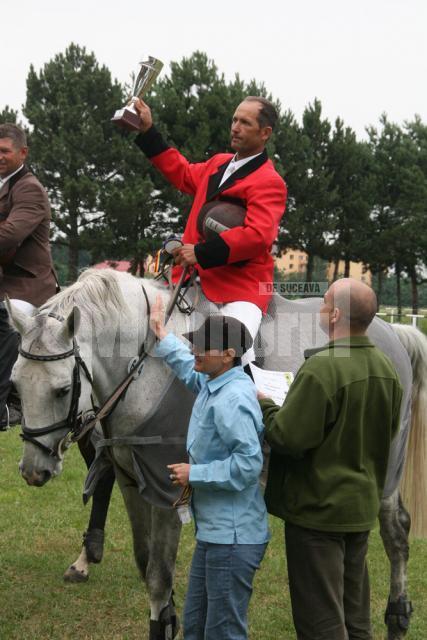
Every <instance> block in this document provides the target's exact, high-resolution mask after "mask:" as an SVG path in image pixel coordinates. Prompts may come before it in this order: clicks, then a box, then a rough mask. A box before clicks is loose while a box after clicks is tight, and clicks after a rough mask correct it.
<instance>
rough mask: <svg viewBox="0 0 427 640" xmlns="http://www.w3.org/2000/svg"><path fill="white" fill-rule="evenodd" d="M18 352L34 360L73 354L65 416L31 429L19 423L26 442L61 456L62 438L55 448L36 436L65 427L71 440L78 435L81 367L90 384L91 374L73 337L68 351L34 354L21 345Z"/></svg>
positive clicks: (58, 358)
mask: <svg viewBox="0 0 427 640" xmlns="http://www.w3.org/2000/svg"><path fill="white" fill-rule="evenodd" d="M47 315H48V316H49V317H51V318H55V319H56V320H58V321H59V322H63V320H64V318H63V317H62V316H59V315H57V314H55V313H52V312H50V313H48V314H47ZM19 353H20V355H21V356H22V357H23V358H26V359H27V360H35V361H36V362H55V361H57V360H65V359H66V358H71V357H73V356H74V360H75V363H74V368H73V377H72V387H71V403H70V408H69V410H68V415H67V417H66V418H64V420H60V421H58V422H54V423H53V424H50V425H48V426H46V427H34V428H31V429H28V428H27V427H26V426H25V420H24V418H23V419H22V425H21V428H22V433H21V438H22V439H23V440H25V441H26V442H30V443H31V444H34V445H35V446H36V447H38V448H39V449H42V451H44V452H45V453H47V454H48V455H50V456H52V457H54V458H60V457H61V451H60V448H61V447H60V445H61V442H62V440H61V442H60V443H58V447H57V449H56V450H55V449H52V448H51V447H48V446H47V445H45V444H43V443H42V442H40V441H39V440H38V438H39V437H41V436H45V435H47V434H49V433H54V432H55V431H61V430H65V429H66V430H67V432H66V433H67V435H68V434H70V435H71V440H73V439H75V438H76V437H77V436H78V433H79V431H80V428H81V425H82V417H83V413H82V412H80V413H79V401H80V395H81V390H82V385H81V377H80V369H82V371H83V372H84V374H85V376H86V378H87V380H88V381H89V383H90V384H91V385H92V383H93V380H92V376H91V374H90V372H89V369H88V367H87V365H86V363H85V362H84V360H83V358H82V357H81V355H80V349H79V346H78V344H77V340H76V339H75V338H73V348H72V349H70V350H69V351H64V352H63V353H57V354H52V355H35V354H33V353H30V352H29V351H25V350H24V349H22V347H20V348H19Z"/></svg>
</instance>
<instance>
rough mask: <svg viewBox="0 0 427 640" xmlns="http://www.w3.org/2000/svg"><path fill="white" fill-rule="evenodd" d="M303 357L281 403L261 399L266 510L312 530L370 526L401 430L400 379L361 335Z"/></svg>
mask: <svg viewBox="0 0 427 640" xmlns="http://www.w3.org/2000/svg"><path fill="white" fill-rule="evenodd" d="M306 355H307V354H306ZM308 355H309V356H310V357H308V359H307V360H306V362H305V363H304V364H303V365H302V367H301V368H300V370H299V371H298V374H297V376H296V378H295V380H294V382H293V384H292V385H291V388H290V390H289V392H288V395H287V397H286V400H285V402H284V404H283V406H282V407H279V406H277V405H276V404H274V402H273V401H272V400H269V399H268V400H267V399H265V400H261V401H260V404H261V409H262V412H263V416H264V424H265V435H266V438H267V441H268V442H269V443H270V445H271V448H272V454H271V458H270V466H269V475H268V481H267V487H266V493H265V500H266V503H267V508H268V511H269V512H270V513H272V514H273V515H276V516H278V517H279V518H282V519H284V520H286V521H288V522H291V523H293V524H296V525H299V526H301V527H306V528H309V529H318V530H320V531H337V532H352V531H367V530H369V529H372V527H373V526H374V524H375V520H376V517H377V515H378V511H379V506H380V499H381V494H382V489H383V486H384V482H385V476H386V470H387V461H388V455H389V450H390V443H391V440H392V438H393V437H394V435H396V433H397V431H398V428H399V413H400V402H401V399H402V388H401V386H400V382H399V378H398V376H397V373H396V371H395V369H394V367H393V365H392V363H391V362H390V360H389V359H388V358H387V356H386V355H384V354H383V353H382V352H381V351H380V350H379V349H377V348H376V347H375V346H374V345H373V344H372V343H371V342H370V341H369V339H368V338H367V337H365V336H357V337H351V338H343V339H340V340H335V341H331V342H330V343H329V344H328V345H326V346H325V347H323V348H321V349H318V350H313V351H312V352H311V353H310V352H308Z"/></svg>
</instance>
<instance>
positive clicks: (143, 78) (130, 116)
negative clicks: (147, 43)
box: [111, 56, 163, 131]
mask: <svg viewBox="0 0 427 640" xmlns="http://www.w3.org/2000/svg"><path fill="white" fill-rule="evenodd" d="M139 64H140V65H141V69H140V70H139V73H138V75H137V77H136V80H135V84H134V87H133V96H132V98H131V99H130V100H129V102H128V104H127V105H126V106H125V107H123V108H122V109H118V110H117V111H116V112H115V114H114V116H113V117H112V118H111V120H112V122H114V123H115V124H117V125H118V126H119V127H123V128H124V129H127V130H128V131H139V128H140V124H141V121H140V118H139V115H138V113H137V112H136V109H135V107H134V104H133V103H134V101H135V100H137V98H142V96H143V95H144V94H145V93H147V91H148V90H149V89H150V88H151V86H152V85H153V84H154V82H155V80H156V78H157V76H158V75H159V73H160V71H161V70H162V67H163V62H161V61H160V60H157V58H153V57H152V56H149V57H148V60H147V61H146V62H140V63H139Z"/></svg>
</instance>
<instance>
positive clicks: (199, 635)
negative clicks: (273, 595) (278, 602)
mask: <svg viewBox="0 0 427 640" xmlns="http://www.w3.org/2000/svg"><path fill="white" fill-rule="evenodd" d="M266 548H267V543H265V544H212V543H210V542H201V541H199V540H198V541H197V543H196V548H195V550H194V554H193V560H192V563H191V570H190V579H189V582H188V590H187V596H186V600H185V609H184V638H185V640H246V638H247V637H248V630H247V613H248V605H249V600H250V598H251V595H252V582H253V579H254V575H255V571H256V570H257V569H258V568H259V565H260V563H261V560H262V559H263V557H264V553H265V550H266Z"/></svg>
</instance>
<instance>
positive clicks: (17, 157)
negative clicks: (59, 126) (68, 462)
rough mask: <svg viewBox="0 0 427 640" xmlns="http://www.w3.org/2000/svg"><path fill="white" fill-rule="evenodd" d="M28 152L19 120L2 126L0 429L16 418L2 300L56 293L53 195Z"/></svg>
mask: <svg viewBox="0 0 427 640" xmlns="http://www.w3.org/2000/svg"><path fill="white" fill-rule="evenodd" d="M27 155H28V147H27V141H26V137H25V133H24V132H23V131H22V130H21V129H20V128H19V127H18V126H16V125H15V124H3V125H0V428H1V427H3V428H4V426H7V425H8V424H9V422H12V421H10V420H9V413H8V410H7V406H6V402H7V398H8V395H9V392H10V387H11V384H10V372H11V370H12V366H13V364H14V362H15V360H16V357H17V354H18V336H17V334H16V333H15V332H14V331H13V330H12V329H11V328H10V326H9V323H8V321H7V312H6V309H5V307H4V304H3V302H2V300H3V299H4V296H5V295H7V296H8V297H9V298H11V299H13V300H17V301H22V302H21V304H22V303H27V307H30V305H33V306H37V307H38V306H40V305H41V304H43V303H44V302H46V300H47V299H48V298H50V296H52V295H54V293H55V292H56V276H55V272H54V270H53V264H52V257H51V253H50V246H49V226H50V217H51V215H50V205H49V200H48V198H47V194H46V191H45V190H44V188H43V187H42V185H41V184H40V182H39V181H38V180H37V178H36V177H35V176H34V175H33V174H32V173H31V172H30V171H29V169H27V167H26V166H25V160H26V158H27ZM18 304H19V303H18Z"/></svg>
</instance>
